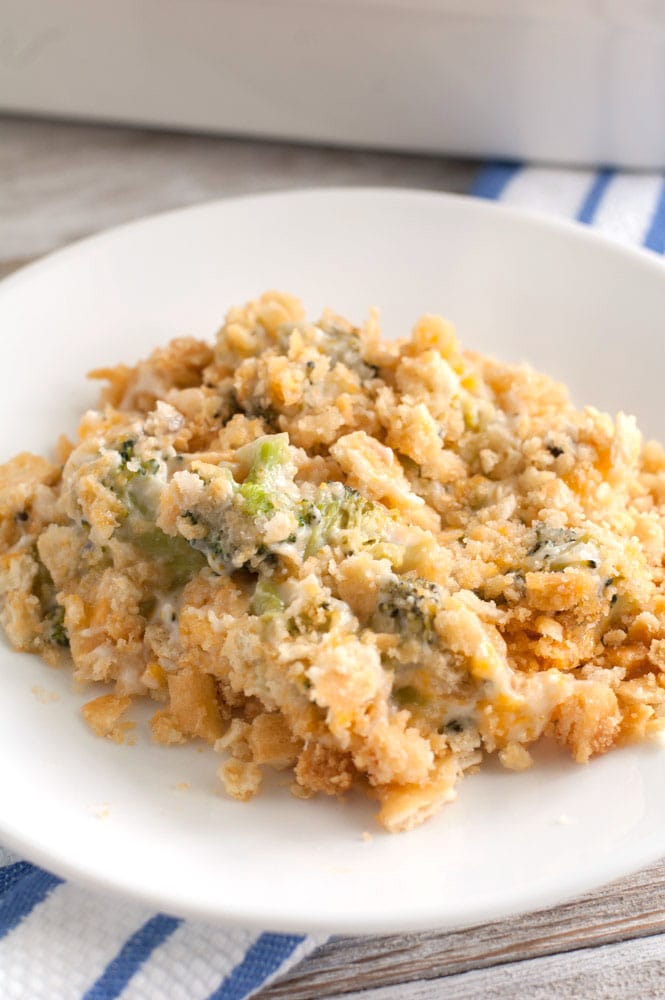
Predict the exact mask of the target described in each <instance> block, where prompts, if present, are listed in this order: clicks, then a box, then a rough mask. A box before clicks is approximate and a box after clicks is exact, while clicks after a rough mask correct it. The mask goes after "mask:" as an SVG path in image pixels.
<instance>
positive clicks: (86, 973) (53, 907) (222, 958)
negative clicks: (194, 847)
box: [0, 163, 665, 1000]
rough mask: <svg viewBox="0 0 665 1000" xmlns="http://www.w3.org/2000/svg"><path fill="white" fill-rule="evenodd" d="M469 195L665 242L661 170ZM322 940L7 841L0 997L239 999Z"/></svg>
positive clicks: (1, 861) (520, 176)
mask: <svg viewBox="0 0 665 1000" xmlns="http://www.w3.org/2000/svg"><path fill="white" fill-rule="evenodd" d="M471 193H472V194H474V195H476V196H478V197H482V198H490V199H497V200H500V201H502V202H505V203H506V204H510V205H518V206H522V207H524V208H530V209H536V210H538V211H542V212H550V213H552V214H555V215H558V216H562V217H564V218H569V219H577V220H578V221H579V222H582V223H587V224H591V225H593V226H594V227H595V228H596V229H598V230H599V231H600V232H602V233H605V234H606V235H607V236H609V237H611V238H613V239H616V240H618V241H620V242H621V243H625V244H630V245H634V246H640V245H641V246H645V247H648V248H649V249H651V250H654V251H656V252H658V253H662V252H663V250H664V249H665V179H664V177H663V175H662V174H646V173H643V174H622V173H616V172H614V171H612V170H601V171H598V172H594V171H589V170H561V169H549V168H546V167H523V166H520V165H519V164H506V163H502V164H489V165H487V166H485V167H483V168H482V169H481V170H480V171H479V173H478V175H477V177H476V180H475V182H474V184H473V186H472V189H471ZM323 940H325V938H324V937H318V938H317V937H313V936H311V935H305V934H303V935H285V934H269V933H265V934H257V933H255V932H252V931H247V930H243V929H240V928H238V929H234V930H228V929H222V928H217V927H210V926H208V925H206V924H200V923H196V922H193V921H185V920H179V919H177V918H175V917H170V916H165V915H163V914H154V913H151V912H149V911H147V910H146V908H145V907H143V906H140V905H138V904H136V903H133V902H129V901H127V902H119V901H117V900H116V899H109V898H106V897H104V896H100V895H97V894H96V893H93V892H89V891H87V890H85V889H80V888H78V887H77V886H75V885H72V884H71V883H66V882H62V881H61V880H60V879H58V878H56V877H55V876H53V875H50V874H48V873H47V872H44V871H42V870H41V869H39V868H36V867H35V866H33V865H30V864H28V863H27V862H25V861H19V860H17V859H15V858H13V857H11V856H10V855H9V854H7V852H3V851H2V849H1V848H0V998H1V1000H10V998H11V1000H81V998H84V1000H115V998H122V1000H241V998H244V997H248V996H251V995H252V994H253V993H254V992H256V991H257V990H258V989H260V988H261V987H262V986H265V985H266V984H267V983H268V982H269V981H271V980H272V979H273V978H275V977H276V976H279V975H280V974H281V973H284V972H285V971H286V970H287V969H288V968H290V967H291V966H292V965H294V964H295V963H296V962H298V961H300V960H301V959H302V958H304V957H305V956H306V955H307V954H308V953H309V952H310V951H311V950H312V949H313V948H315V947H316V946H317V945H318V944H319V943H321V942H322V941H323Z"/></svg>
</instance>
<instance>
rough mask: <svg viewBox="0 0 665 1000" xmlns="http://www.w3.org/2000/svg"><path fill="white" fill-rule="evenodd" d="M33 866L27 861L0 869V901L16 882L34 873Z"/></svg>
mask: <svg viewBox="0 0 665 1000" xmlns="http://www.w3.org/2000/svg"><path fill="white" fill-rule="evenodd" d="M34 870H35V866H34V865H31V864H30V863H29V862H28V861H16V862H15V863H14V864H11V865H5V866H4V868H0V899H2V897H3V896H4V895H5V893H6V892H9V890H10V889H12V888H13V887H14V886H15V885H16V883H17V882H20V881H21V879H23V878H25V877H26V876H27V875H29V874H30V873H31V872H34Z"/></svg>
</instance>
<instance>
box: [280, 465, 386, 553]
mask: <svg viewBox="0 0 665 1000" xmlns="http://www.w3.org/2000/svg"><path fill="white" fill-rule="evenodd" d="M298 521H299V523H300V524H301V525H306V526H307V527H308V528H309V532H310V533H309V538H308V539H307V544H306V546H305V556H311V555H314V554H315V553H316V552H318V551H319V549H322V548H323V547H324V545H339V546H341V547H342V548H344V549H346V548H349V547H351V548H353V547H355V546H356V545H358V544H359V545H361V546H364V545H371V544H373V543H375V542H377V541H385V539H386V535H387V534H388V532H389V529H390V525H391V523H392V518H391V515H390V512H389V511H388V509H387V508H386V507H384V506H383V505H382V504H378V503H374V502H373V501H372V500H366V499H365V497H363V496H362V495H361V494H360V493H359V492H358V491H357V490H354V489H352V488H351V487H350V486H344V485H343V484H342V483H325V484H324V485H322V486H320V487H319V488H318V490H317V492H316V496H315V497H314V500H313V501H303V502H302V503H301V504H300V505H299V509H298Z"/></svg>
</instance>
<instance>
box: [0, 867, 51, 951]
mask: <svg viewBox="0 0 665 1000" xmlns="http://www.w3.org/2000/svg"><path fill="white" fill-rule="evenodd" d="M20 867H21V862H18V864H16V865H11V866H10V868H14V869H19V868H20ZM27 868H28V869H29V870H28V871H22V872H21V871H15V873H14V874H15V877H14V881H13V883H12V885H11V886H8V885H5V886H4V888H5V891H4V893H3V895H2V897H1V898H0V938H3V937H4V936H5V935H6V934H9V932H10V931H12V930H14V928H15V927H16V926H17V925H18V924H20V922H21V921H22V920H23V918H24V917H27V916H28V914H29V913H32V911H33V910H34V908H35V906H37V904H38V903H41V902H42V900H43V899H46V897H47V896H48V894H49V893H50V892H51V891H52V890H53V889H55V887H56V886H57V885H60V883H61V882H62V879H59V878H56V876H55V875H49V873H48V872H44V871H42V869H41V868H35V867H34V866H33V865H27ZM6 871H7V869H4V872H6ZM10 877H11V876H10Z"/></svg>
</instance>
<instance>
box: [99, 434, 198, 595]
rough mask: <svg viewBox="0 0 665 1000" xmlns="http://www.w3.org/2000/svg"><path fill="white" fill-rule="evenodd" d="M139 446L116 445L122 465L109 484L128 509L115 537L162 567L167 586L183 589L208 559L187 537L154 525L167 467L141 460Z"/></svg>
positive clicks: (130, 441)
mask: <svg viewBox="0 0 665 1000" xmlns="http://www.w3.org/2000/svg"><path fill="white" fill-rule="evenodd" d="M136 445H137V441H136V440H134V439H129V438H128V439H126V440H124V441H122V442H121V443H120V444H119V445H117V446H116V451H117V452H118V454H119V455H120V462H119V463H118V465H117V467H116V468H115V469H114V471H113V474H112V476H111V478H110V481H109V482H108V485H109V486H110V488H111V489H112V490H113V492H114V493H115V494H116V496H117V497H118V498H119V499H120V500H121V501H122V504H123V506H124V507H125V510H126V515H125V517H124V519H123V520H122V523H121V524H120V526H119V527H118V528H117V529H116V534H117V537H118V538H119V539H120V540H121V541H123V542H131V544H132V545H134V546H135V547H136V548H137V549H138V550H139V552H140V553H141V554H143V555H144V556H147V557H148V558H150V559H152V560H153V561H154V562H155V563H157V564H158V565H159V567H160V570H161V573H162V577H163V581H162V582H163V584H164V586H166V587H168V588H172V587H178V586H182V584H184V583H186V582H187V581H188V580H191V579H192V577H194V576H195V575H196V574H197V573H198V572H199V570H200V569H202V567H203V566H205V558H204V557H203V556H202V555H201V553H199V552H196V551H195V550H194V549H193V548H192V547H191V546H190V545H188V544H187V541H186V540H185V539H184V538H182V537H180V536H176V537H171V536H170V535H167V534H165V532H163V531H162V530H161V529H160V528H158V527H157V525H156V524H155V521H156V519H157V511H158V509H159V496H160V493H161V491H162V489H163V488H164V486H165V485H166V465H165V463H162V461H160V460H159V459H157V458H154V457H150V458H145V459H144V458H140V457H138V455H137V454H136Z"/></svg>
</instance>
